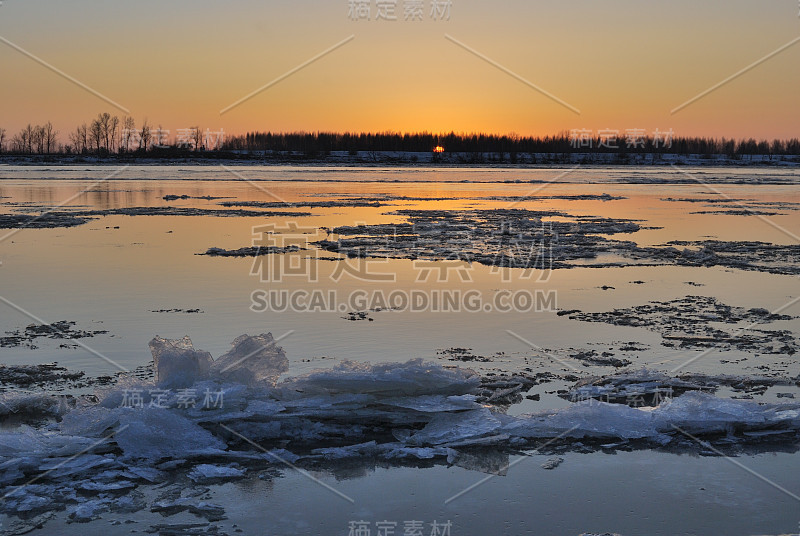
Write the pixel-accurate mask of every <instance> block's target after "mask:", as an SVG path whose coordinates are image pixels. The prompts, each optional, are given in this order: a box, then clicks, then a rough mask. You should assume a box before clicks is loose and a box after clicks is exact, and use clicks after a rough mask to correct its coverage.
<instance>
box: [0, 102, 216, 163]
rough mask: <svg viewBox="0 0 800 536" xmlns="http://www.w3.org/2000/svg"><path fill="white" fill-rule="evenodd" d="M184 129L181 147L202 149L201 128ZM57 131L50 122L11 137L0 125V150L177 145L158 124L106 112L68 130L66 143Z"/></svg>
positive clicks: (100, 150) (104, 150)
mask: <svg viewBox="0 0 800 536" xmlns="http://www.w3.org/2000/svg"><path fill="white" fill-rule="evenodd" d="M183 130H185V131H187V132H186V133H183V132H182V134H184V135H183V136H182V140H181V142H180V144H181V145H182V146H184V147H185V148H187V149H191V150H200V149H204V147H203V139H202V131H201V130H200V127H192V128H190V129H182V131H183ZM58 134H59V132H58V131H57V130H56V129H55V128H54V127H53V124H52V123H51V122H50V121H48V122H47V123H45V124H44V125H32V124H28V125H27V126H25V127H23V128H22V129H21V130H20V131H19V132H18V133H17V134H15V135H14V136H12V137H11V138H10V139H9V138H8V132H7V130H6V129H5V128H0V153H3V152H6V153H9V152H10V153H14V154H18V155H24V154H84V155H88V154H94V155H111V154H123V153H136V152H147V151H148V150H152V149H154V148H156V147H158V148H164V147H170V146H174V145H177V144H179V143H178V142H177V141H176V143H175V144H173V143H172V140H171V139H170V138H169V131H167V130H164V129H162V128H161V125H159V126H158V128H154V127H153V126H151V125H150V124H149V123H148V121H147V119H144V120H143V121H142V124H141V125H140V126H139V127H137V126H136V122H135V120H134V118H133V117H130V116H124V117H122V118H121V119H120V118H119V117H117V116H116V115H113V116H112V115H111V114H109V113H105V112H104V113H101V114H98V115H97V117H96V118H94V119H93V120H91V121H90V122H88V123H82V124H81V125H79V126H77V127H75V129H74V130H72V131H71V132H68V133H67V139H66V142H65V143H60V142H59V140H58Z"/></svg>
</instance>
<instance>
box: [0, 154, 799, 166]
mask: <svg viewBox="0 0 800 536" xmlns="http://www.w3.org/2000/svg"><path fill="white" fill-rule="evenodd" d="M118 164H128V165H139V166H180V165H195V166H220V165H236V166H276V167H277V166H298V167H300V166H309V167H364V168H371V167H374V168H385V167H394V168H423V167H442V168H456V169H457V168H488V169H492V168H498V169H536V168H552V167H557V166H581V167H586V168H592V167H601V168H605V167H671V166H673V165H674V166H691V167H731V168H750V167H753V168H784V169H785V168H796V167H800V156H783V155H781V156H773V157H772V158H770V157H769V156H767V155H742V156H740V157H737V158H731V157H728V156H726V155H698V154H687V155H677V154H657V153H631V154H623V155H620V154H619V153H524V154H516V155H514V156H513V157H512V156H511V154H510V153H506V154H504V155H502V156H501V155H500V154H499V153H484V154H482V155H480V156H479V157H476V155H475V154H473V153H448V154H445V155H433V154H431V153H412V152H380V153H376V152H368V151H361V152H359V153H358V154H356V155H352V154H348V153H342V154H329V155H322V156H308V155H304V154H299V153H297V154H266V155H264V154H261V153H259V154H253V153H249V154H247V153H238V152H207V153H202V152H201V153H186V154H181V155H175V154H172V153H165V154H157V153H156V154H147V155H132V154H129V155H112V156H94V155H64V154H50V155H47V154H32V155H18V154H2V155H0V166H28V165H30V166H37V165H56V166H62V165H63V166H70V165H118Z"/></svg>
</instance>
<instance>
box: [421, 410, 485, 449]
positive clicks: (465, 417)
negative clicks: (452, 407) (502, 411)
mask: <svg viewBox="0 0 800 536" xmlns="http://www.w3.org/2000/svg"><path fill="white" fill-rule="evenodd" d="M500 426H501V423H500V421H499V420H498V419H497V418H496V417H495V416H494V415H493V414H492V412H491V411H489V410H488V409H485V408H484V409H476V410H470V411H467V412H464V413H457V414H453V413H441V414H438V415H436V416H435V417H434V418H433V419H432V420H431V422H429V423H428V424H427V425H425V428H423V429H422V430H420V431H419V432H417V433H416V434H414V435H412V436H411V437H410V438H409V440H408V443H409V444H410V445H418V446H427V445H442V444H445V443H452V442H454V441H464V440H466V439H475V438H480V437H483V436H486V435H489V434H491V433H492V432H494V431H495V430H497V429H498V428H500Z"/></svg>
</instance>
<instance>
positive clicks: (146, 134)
mask: <svg viewBox="0 0 800 536" xmlns="http://www.w3.org/2000/svg"><path fill="white" fill-rule="evenodd" d="M151 136H152V132H151V131H150V126H149V125H148V124H147V119H145V120H144V121H142V131H141V133H140V136H139V148H140V149H141V148H143V149H144V150H145V151H147V144H148V143H150V137H151Z"/></svg>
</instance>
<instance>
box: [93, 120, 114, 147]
mask: <svg viewBox="0 0 800 536" xmlns="http://www.w3.org/2000/svg"><path fill="white" fill-rule="evenodd" d="M95 121H96V122H97V125H98V127H99V128H100V138H101V141H102V144H103V147H105V149H106V152H109V151H110V150H111V147H110V145H111V139H110V138H111V114H109V113H108V112H103V113H101V114H98V115H97V119H95ZM98 150H99V149H98Z"/></svg>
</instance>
